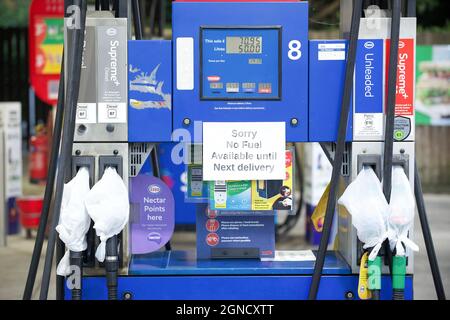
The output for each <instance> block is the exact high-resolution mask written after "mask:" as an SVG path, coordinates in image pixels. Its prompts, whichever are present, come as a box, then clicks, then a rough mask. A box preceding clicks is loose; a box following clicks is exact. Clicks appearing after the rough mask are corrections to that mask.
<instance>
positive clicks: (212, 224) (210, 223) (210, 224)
mask: <svg viewBox="0 0 450 320" xmlns="http://www.w3.org/2000/svg"><path fill="white" fill-rule="evenodd" d="M219 225H220V224H219V221H217V220H216V219H208V220H207V221H206V230H208V231H209V232H216V231H217V230H219Z"/></svg>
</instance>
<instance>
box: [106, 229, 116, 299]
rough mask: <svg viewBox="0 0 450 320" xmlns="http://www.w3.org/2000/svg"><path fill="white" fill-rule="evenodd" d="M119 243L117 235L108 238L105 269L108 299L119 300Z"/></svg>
mask: <svg viewBox="0 0 450 320" xmlns="http://www.w3.org/2000/svg"><path fill="white" fill-rule="evenodd" d="M117 245H118V243H117V235H115V236H112V237H111V238H109V239H108V240H106V256H105V270H106V286H107V288H108V300H117V274H118V272H119V251H118V247H117Z"/></svg>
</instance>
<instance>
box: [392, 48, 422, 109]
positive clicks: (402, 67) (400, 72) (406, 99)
mask: <svg viewBox="0 0 450 320" xmlns="http://www.w3.org/2000/svg"><path fill="white" fill-rule="evenodd" d="M414 45H415V44H414V39H400V41H399V45H398V64H397V88H396V95H395V115H396V116H412V115H413V114H414ZM385 47H386V54H385V55H386V73H385V74H386V89H387V79H388V69H389V50H390V47H391V41H390V39H387V40H386V46H385ZM386 92H387V90H386Z"/></svg>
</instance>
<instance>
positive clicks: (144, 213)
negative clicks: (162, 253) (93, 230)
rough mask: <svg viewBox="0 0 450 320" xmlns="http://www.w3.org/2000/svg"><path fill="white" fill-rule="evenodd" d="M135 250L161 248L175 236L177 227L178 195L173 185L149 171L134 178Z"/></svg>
mask: <svg viewBox="0 0 450 320" xmlns="http://www.w3.org/2000/svg"><path fill="white" fill-rule="evenodd" d="M130 201H131V217H130V224H131V253H132V254H143V253H150V252H153V251H156V250H158V249H160V248H161V247H162V246H164V245H165V244H166V243H167V242H168V241H169V240H170V238H171V237H172V234H173V230H174V227H175V223H174V220H175V214H174V213H175V207H174V199H173V195H172V192H171V190H170V188H169V187H168V186H167V185H166V184H165V183H164V182H163V181H162V180H160V179H158V178H156V177H153V176H149V175H138V176H136V177H133V178H131V184H130Z"/></svg>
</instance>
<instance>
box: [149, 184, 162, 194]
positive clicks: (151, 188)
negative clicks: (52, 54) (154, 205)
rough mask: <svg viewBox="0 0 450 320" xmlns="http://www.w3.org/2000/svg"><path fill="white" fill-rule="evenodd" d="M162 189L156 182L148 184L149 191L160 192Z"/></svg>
mask: <svg viewBox="0 0 450 320" xmlns="http://www.w3.org/2000/svg"><path fill="white" fill-rule="evenodd" d="M160 191H161V188H160V186H158V185H156V184H151V185H149V186H148V192H150V193H153V194H156V193H159V192H160Z"/></svg>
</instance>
